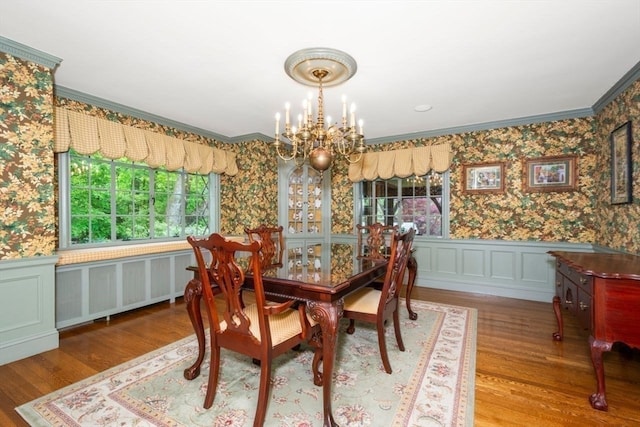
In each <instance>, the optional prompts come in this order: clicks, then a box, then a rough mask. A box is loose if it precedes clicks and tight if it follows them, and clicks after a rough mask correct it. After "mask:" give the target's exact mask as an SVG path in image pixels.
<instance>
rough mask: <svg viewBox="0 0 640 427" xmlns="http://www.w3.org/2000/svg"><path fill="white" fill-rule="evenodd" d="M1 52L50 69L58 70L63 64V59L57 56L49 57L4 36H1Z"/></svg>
mask: <svg viewBox="0 0 640 427" xmlns="http://www.w3.org/2000/svg"><path fill="white" fill-rule="evenodd" d="M0 51H2V52H5V53H8V54H10V55H13V56H15V57H17V58H20V59H24V60H25V61H31V62H35V63H36V64H40V65H43V66H45V67H47V68H50V69H54V68H56V67H57V66H58V65H59V64H60V63H61V62H62V59H60V58H58V57H56V56H53V55H49V54H48V53H45V52H42V51H40V50H37V49H34V48H32V47H29V46H27V45H24V44H21V43H18V42H14V41H13V40H9V39H8V38H6V37H2V36H0Z"/></svg>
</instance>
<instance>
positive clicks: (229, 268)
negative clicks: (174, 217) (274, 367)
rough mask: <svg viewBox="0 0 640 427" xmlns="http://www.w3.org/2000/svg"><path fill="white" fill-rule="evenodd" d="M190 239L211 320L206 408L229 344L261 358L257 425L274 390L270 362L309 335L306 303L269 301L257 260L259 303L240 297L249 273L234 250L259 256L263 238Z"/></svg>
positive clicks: (255, 279)
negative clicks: (222, 351)
mask: <svg viewBox="0 0 640 427" xmlns="http://www.w3.org/2000/svg"><path fill="white" fill-rule="evenodd" d="M187 240H188V242H189V243H190V244H191V247H192V248H193V250H194V253H195V257H196V261H197V264H198V273H199V280H201V281H202V283H201V288H202V294H203V296H204V303H205V307H206V311H207V316H208V319H209V334H210V342H211V363H210V372H209V380H208V386H207V392H206V395H205V399H204V407H205V408H206V409H208V408H210V407H211V406H212V405H213V400H214V398H215V395H216V389H217V386H218V377H219V374H220V349H221V348H226V349H228V350H231V351H235V352H238V353H241V354H243V355H246V356H249V357H250V358H252V359H253V360H254V361H256V360H257V361H259V362H260V363H259V364H260V386H259V391H258V405H257V408H256V414H255V420H254V422H253V425H254V426H255V427H257V426H262V425H263V423H264V420H265V414H266V410H267V404H268V402H269V393H270V390H271V387H270V381H271V362H272V360H273V359H274V358H275V357H277V356H280V355H282V354H283V353H285V352H286V351H288V350H291V349H293V348H294V347H296V346H298V345H299V344H301V343H303V342H305V341H307V340H308V339H309V338H310V337H311V333H312V331H313V327H312V324H311V323H310V322H311V319H310V318H309V317H307V314H306V313H305V308H306V307H305V304H302V303H299V304H298V305H297V309H295V310H294V309H291V306H292V305H293V304H294V302H297V301H293V300H288V301H285V302H280V303H274V302H270V301H269V302H268V301H266V299H265V295H264V288H263V283H262V266H261V264H260V263H258V262H255V263H252V264H251V270H250V273H251V274H252V276H253V289H254V292H255V295H254V299H255V303H254V304H249V305H247V306H245V304H244V302H243V299H242V296H241V294H242V292H243V287H244V286H245V271H244V270H243V268H242V267H241V266H240V265H239V264H238V262H237V258H236V252H246V253H248V254H249V255H251V256H253V257H254V259H258V256H259V252H260V249H261V247H262V243H261V242H258V241H254V242H251V243H246V244H245V243H241V242H237V241H231V240H227V239H225V238H224V236H222V235H220V234H217V233H214V234H211V235H210V236H209V237H208V238H205V239H196V238H194V237H192V236H189V237H187ZM205 259H208V260H210V263H209V264H207V262H206V261H205ZM193 280H197V279H193ZM211 282H213V283H214V284H215V285H217V286H218V288H219V289H220V295H219V296H218V298H222V299H223V301H222V302H223V303H222V304H216V301H215V296H214V294H213V292H212V287H211V284H212V283H211Z"/></svg>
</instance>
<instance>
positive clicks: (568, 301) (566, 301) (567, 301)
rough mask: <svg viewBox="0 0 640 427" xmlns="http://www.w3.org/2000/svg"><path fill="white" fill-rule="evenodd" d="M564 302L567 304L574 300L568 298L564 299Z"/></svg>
mask: <svg viewBox="0 0 640 427" xmlns="http://www.w3.org/2000/svg"><path fill="white" fill-rule="evenodd" d="M564 303H565V304H573V301H571V300H570V299H566V300H564Z"/></svg>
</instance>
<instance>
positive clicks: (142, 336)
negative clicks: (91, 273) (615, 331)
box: [0, 288, 640, 426]
mask: <svg viewBox="0 0 640 427" xmlns="http://www.w3.org/2000/svg"><path fill="white" fill-rule="evenodd" d="M414 298H415V299H424V300H429V301H435V302H440V303H445V304H452V305H462V306H467V307H475V308H477V309H478V338H477V359H476V384H475V425H476V426H574V425H575V426H587V425H588V426H597V425H603V426H604V425H611V426H613V425H615V426H632V425H640V351H638V350H633V351H631V350H627V349H625V348H616V349H614V351H612V352H610V353H607V354H605V356H604V364H605V374H606V384H607V401H608V403H609V411H608V412H600V411H596V410H593V409H591V406H590V405H589V402H588V396H589V394H591V393H592V392H593V391H595V387H596V383H595V376H594V373H593V367H592V365H591V359H590V356H589V348H588V344H587V334H586V332H584V331H582V330H580V329H579V327H578V324H577V321H576V319H574V318H573V317H572V316H569V315H567V316H564V319H565V330H564V335H565V338H564V341H563V342H554V341H553V340H552V339H551V334H552V333H553V332H554V331H555V330H556V329H557V327H556V321H555V316H554V315H553V310H552V308H551V304H550V303H540V302H532V301H523V300H516V299H509V298H499V297H492V296H485V295H478V294H470V293H461V292H451V291H443V290H435V289H428V288H416V289H415V290H414ZM403 314H404V315H406V311H405V310H404V309H403ZM191 333H192V328H191V323H190V322H189V319H188V317H187V313H186V309H185V306H184V303H183V302H182V301H181V300H180V301H178V302H177V303H175V304H169V303H161V304H157V305H154V306H151V307H146V308H143V309H139V310H136V311H133V312H129V313H124V314H121V315H118V316H113V317H112V318H111V319H110V321H109V322H106V321H102V322H94V323H91V324H87V325H82V326H78V327H75V328H72V329H68V330H65V331H62V332H61V333H60V347H59V348H58V349H56V350H52V351H48V352H45V353H42V354H39V355H36V356H33V357H29V358H26V359H23V360H19V361H16V362H13V363H9V364H6V365H3V366H0V425H1V426H14V425H15V426H24V425H26V423H24V421H23V420H22V418H21V417H20V416H19V415H18V414H17V412H15V410H14V408H15V407H16V406H19V405H21V404H23V403H25V402H28V401H30V400H33V399H35V398H37V397H40V396H42V395H44V394H46V393H49V392H52V391H54V390H57V389H59V388H61V387H64V386H66V385H69V384H72V383H74V382H76V381H79V380H81V379H83V378H86V377H88V376H91V375H93V374H96V373H98V372H100V371H103V370H105V369H107V368H110V367H112V366H115V365H118V364H120V363H122V362H125V361H127V360H130V359H132V358H134V357H137V356H139V355H142V354H144V353H147V352H149V351H151V350H154V349H157V348H159V347H161V346H163V345H166V344H169V343H171V342H173V341H175V340H177V339H179V338H182V337H185V336H188V335H190V334H191Z"/></svg>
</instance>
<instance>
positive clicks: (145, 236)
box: [59, 150, 212, 247]
mask: <svg viewBox="0 0 640 427" xmlns="http://www.w3.org/2000/svg"><path fill="white" fill-rule="evenodd" d="M62 156H68V160H67V161H61V162H60V163H59V167H60V168H61V172H62V171H64V170H65V167H64V166H63V165H65V164H68V169H67V170H68V173H67V175H66V177H65V175H64V173H61V175H60V176H61V187H62V186H63V185H64V183H66V182H67V181H68V188H69V198H68V200H69V202H68V210H69V211H68V215H61V233H60V235H61V247H65V246H68V245H80V244H104V243H115V242H124V241H142V240H153V239H171V238H185V237H186V236H187V235H206V234H208V233H209V230H211V227H210V224H211V218H210V215H211V212H210V206H211V203H210V202H211V177H212V176H211V175H198V174H191V173H187V172H185V171H183V170H177V171H168V170H165V169H152V168H150V167H149V166H147V165H145V164H142V163H133V162H130V161H127V160H126V159H120V160H110V159H106V158H103V157H101V156H100V155H99V154H94V155H91V156H83V155H80V154H78V153H76V152H75V151H73V150H71V151H70V152H69V153H64V154H61V158H62ZM62 201H63V198H62V197H61V210H62V209H65V206H64V203H63V202H62ZM63 218H68V221H67V223H66V224H65V221H62V219H63ZM63 237H64V239H63ZM63 240H65V241H66V243H67V244H66V245H63Z"/></svg>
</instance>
